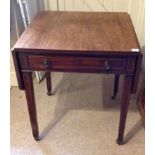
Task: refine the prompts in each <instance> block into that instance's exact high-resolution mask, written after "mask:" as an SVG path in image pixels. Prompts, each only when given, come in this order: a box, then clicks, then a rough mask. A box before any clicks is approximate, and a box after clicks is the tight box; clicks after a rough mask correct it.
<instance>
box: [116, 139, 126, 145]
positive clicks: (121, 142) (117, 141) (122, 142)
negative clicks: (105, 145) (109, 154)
mask: <svg viewBox="0 0 155 155" xmlns="http://www.w3.org/2000/svg"><path fill="white" fill-rule="evenodd" d="M116 143H117V144H118V145H123V144H125V143H126V142H124V141H119V140H118V139H116Z"/></svg>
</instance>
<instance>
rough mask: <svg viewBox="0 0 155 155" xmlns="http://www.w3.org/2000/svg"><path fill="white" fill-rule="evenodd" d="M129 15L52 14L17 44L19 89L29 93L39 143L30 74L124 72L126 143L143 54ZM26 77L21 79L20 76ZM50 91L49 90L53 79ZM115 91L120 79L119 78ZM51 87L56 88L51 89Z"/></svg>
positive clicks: (122, 125)
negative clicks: (132, 97)
mask: <svg viewBox="0 0 155 155" xmlns="http://www.w3.org/2000/svg"><path fill="white" fill-rule="evenodd" d="M132 49H138V50H140V47H139V43H138V40H137V37H136V34H135V31H134V28H133V25H132V22H131V19H130V17H129V15H128V14H127V13H111V12H92V13H91V12H63V11H62V12H49V11H45V12H42V13H40V14H38V16H37V17H36V18H35V19H34V21H33V22H32V24H31V25H30V26H29V27H28V28H27V30H26V31H25V32H24V33H23V35H22V36H21V38H20V39H19V41H18V42H17V43H16V45H15V46H14V51H13V55H14V62H15V68H16V73H17V78H18V82H19V87H20V89H25V93H26V97H27V103H28V109H29V114H30V120H31V125H32V130H33V135H34V137H35V139H38V134H39V133H38V125H37V117H36V108H35V100H34V92H33V85H32V77H31V76H30V75H31V73H30V72H32V71H35V70H36V71H46V72H50V71H61V72H84V73H109V74H110V73H111V74H117V75H119V74H124V75H126V76H125V80H124V89H123V95H122V96H123V97H122V105H121V115H120V125H119V135H118V143H119V144H122V143H123V135H124V130H125V122H126V117H127V111H128V105H129V96H130V92H131V81H132V90H136V89H135V88H136V85H137V83H138V78H139V70H140V65H141V61H140V57H141V52H140V51H139V52H138V51H134V52H133V51H132ZM22 75H23V76H22ZM46 78H47V89H48V91H49V92H50V91H51V89H52V88H50V84H49V83H50V75H47V76H46ZM115 81H116V82H115V90H114V92H115V93H116V92H117V89H116V88H117V81H118V78H117V80H115ZM51 87H52V86H51Z"/></svg>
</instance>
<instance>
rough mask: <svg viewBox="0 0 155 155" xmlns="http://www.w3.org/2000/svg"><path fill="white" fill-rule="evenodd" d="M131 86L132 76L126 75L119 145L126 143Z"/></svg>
mask: <svg viewBox="0 0 155 155" xmlns="http://www.w3.org/2000/svg"><path fill="white" fill-rule="evenodd" d="M131 84H132V76H131V75H125V77H124V84H123V95H122V104H121V111H120V123H119V132H118V139H117V143H118V144H119V145H121V144H124V143H125V141H124V139H123V136H124V130H125V124H126V118H127V112H128V107H129V100H130V91H131Z"/></svg>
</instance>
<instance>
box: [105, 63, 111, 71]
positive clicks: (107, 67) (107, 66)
mask: <svg viewBox="0 0 155 155" xmlns="http://www.w3.org/2000/svg"><path fill="white" fill-rule="evenodd" d="M104 65H105V68H106V70H107V71H109V70H110V64H109V62H108V61H107V60H106V61H105V62H104Z"/></svg>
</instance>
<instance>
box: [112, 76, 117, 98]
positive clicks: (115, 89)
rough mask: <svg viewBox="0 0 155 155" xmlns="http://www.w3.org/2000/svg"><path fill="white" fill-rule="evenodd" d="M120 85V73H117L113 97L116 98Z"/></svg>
mask: <svg viewBox="0 0 155 155" xmlns="http://www.w3.org/2000/svg"><path fill="white" fill-rule="evenodd" d="M118 86H119V74H116V75H115V80H114V91H113V95H112V97H111V98H112V99H115V98H116V95H117V93H118Z"/></svg>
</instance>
